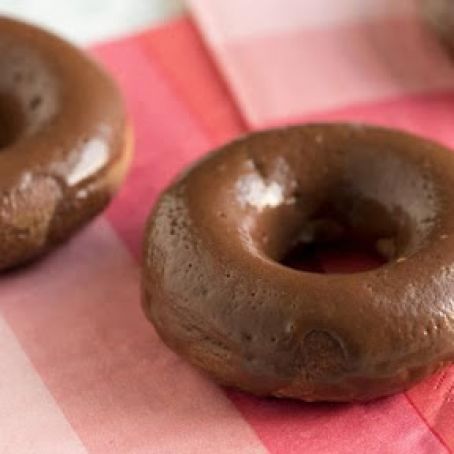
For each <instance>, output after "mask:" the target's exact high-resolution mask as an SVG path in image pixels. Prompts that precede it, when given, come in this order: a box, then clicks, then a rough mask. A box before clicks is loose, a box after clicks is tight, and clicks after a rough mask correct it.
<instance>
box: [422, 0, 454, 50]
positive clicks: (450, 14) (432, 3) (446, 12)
mask: <svg viewBox="0 0 454 454" xmlns="http://www.w3.org/2000/svg"><path fill="white" fill-rule="evenodd" d="M418 3H419V8H420V10H421V14H422V17H423V18H424V19H425V20H426V21H427V23H428V24H429V25H430V26H431V28H432V29H433V30H434V31H435V32H436V34H437V35H438V37H439V38H440V39H441V41H442V42H443V43H444V44H446V45H447V46H448V47H449V49H450V50H451V53H452V52H453V51H454V2H452V0H418Z"/></svg>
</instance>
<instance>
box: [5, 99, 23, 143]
mask: <svg viewBox="0 0 454 454" xmlns="http://www.w3.org/2000/svg"><path fill="white" fill-rule="evenodd" d="M24 120H25V118H24V113H23V111H22V108H21V106H20V103H19V102H18V101H17V99H16V98H15V97H14V96H11V95H8V94H6V93H0V149H2V148H5V147H7V146H9V145H12V144H13V143H14V142H15V141H16V140H17V138H18V137H19V136H20V135H21V133H22V131H23V129H24V124H25V122H24Z"/></svg>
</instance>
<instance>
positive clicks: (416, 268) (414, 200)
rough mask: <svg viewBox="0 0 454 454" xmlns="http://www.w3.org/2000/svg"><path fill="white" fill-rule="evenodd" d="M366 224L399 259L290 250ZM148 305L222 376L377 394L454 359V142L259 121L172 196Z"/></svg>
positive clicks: (298, 391) (191, 357) (300, 393)
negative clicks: (331, 261)
mask: <svg viewBox="0 0 454 454" xmlns="http://www.w3.org/2000/svg"><path fill="white" fill-rule="evenodd" d="M339 238H353V239H354V240H355V241H357V242H362V243H364V244H367V245H370V246H371V247H373V248H374V249H375V250H376V251H377V253H379V254H381V256H382V257H383V258H384V260H385V263H384V264H383V265H382V266H379V267H377V268H374V269H371V270H367V271H362V272H357V273H352V274H342V273H337V274H317V273H311V272H307V271H299V270H296V269H293V268H290V267H287V266H284V265H283V264H282V263H281V262H282V260H283V258H284V257H285V256H286V254H287V253H288V252H289V250H291V249H292V248H293V247H295V245H297V244H300V245H301V244H302V245H310V244H313V243H320V242H326V241H332V240H334V239H339ZM143 305H144V309H145V312H146V315H147V316H148V318H149V320H150V321H151V322H152V323H153V324H154V326H155V328H156V330H157V332H158V334H159V335H160V336H161V337H162V339H163V340H164V342H165V343H166V344H167V345H168V346H169V347H170V348H172V349H173V350H175V351H176V352H177V353H179V354H180V355H181V356H183V357H184V358H186V359H187V360H188V361H190V362H191V363H192V364H194V365H196V366H198V367H199V368H201V369H203V370H204V371H206V372H208V374H210V375H211V376H212V377H213V378H214V379H216V380H217V381H218V382H220V383H222V384H225V385H229V386H234V387H237V388H240V389H242V390H246V391H249V392H251V393H254V394H258V395H273V396H281V397H282V396H285V397H292V398H298V399H303V400H306V401H319V400H323V401H325V400H327V401H353V400H369V399H373V398H376V397H379V396H385V395H389V394H393V393H396V392H399V391H402V390H404V389H406V388H408V387H410V386H411V385H413V384H414V383H416V382H418V381H420V380H422V379H423V378H424V377H426V376H427V375H429V374H431V373H433V372H434V371H436V370H438V369H439V368H441V367H443V366H445V365H447V364H449V363H450V362H452V361H454V155H453V154H452V152H451V151H449V150H448V149H445V148H443V147H442V146H440V145H437V144H435V143H433V142H430V141H427V140H424V139H422V138H418V137H416V136H412V135H408V134H405V133H402V132H397V131H394V130H388V129H381V128H375V127H369V126H361V125H347V124H339V125H334V124H333V125H329V124H319V125H306V126H300V127H292V128H288V129H277V130H271V131H268V132H261V133H255V134H252V135H249V136H247V137H245V138H242V139H241V140H238V141H236V142H233V143H231V144H229V145H227V146H225V147H223V148H222V149H220V150H218V151H216V152H214V153H212V154H210V155H209V156H208V157H207V158H205V159H204V160H203V161H201V162H199V163H198V164H197V165H195V166H194V167H192V168H191V169H190V170H189V171H187V172H186V173H185V174H183V176H181V177H180V178H179V179H178V180H177V181H176V182H175V183H174V184H172V185H171V186H170V187H169V188H168V189H167V190H166V191H165V192H164V193H163V194H162V195H161V197H160V199H159V201H158V202H157V205H156V206H155V208H154V210H153V212H152V215H151V217H150V219H149V223H148V226H147V231H146V239H145V246H144V271H143Z"/></svg>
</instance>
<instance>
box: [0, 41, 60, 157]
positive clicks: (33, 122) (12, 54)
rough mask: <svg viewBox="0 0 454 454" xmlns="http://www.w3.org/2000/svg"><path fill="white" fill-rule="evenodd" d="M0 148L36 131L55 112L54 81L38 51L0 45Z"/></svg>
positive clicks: (55, 94) (55, 84) (56, 93)
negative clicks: (0, 69)
mask: <svg viewBox="0 0 454 454" xmlns="http://www.w3.org/2000/svg"><path fill="white" fill-rule="evenodd" d="M0 67H1V68H2V71H1V72H0V149H1V148H6V147H8V146H10V145H12V144H14V143H15V142H16V141H18V140H19V139H20V138H22V137H26V136H29V135H31V134H34V133H36V132H38V131H39V130H40V129H41V128H43V127H44V125H45V124H46V123H47V122H48V121H49V119H50V118H52V117H53V116H54V115H55V114H56V112H57V107H58V103H57V99H58V90H59V88H58V84H57V83H56V79H55V75H54V74H53V73H52V72H51V71H50V70H49V69H48V68H47V66H46V65H45V64H44V63H43V61H42V58H41V56H40V55H38V54H36V53H34V52H32V51H31V50H30V49H25V48H22V47H14V46H12V47H8V46H6V47H5V45H3V46H0Z"/></svg>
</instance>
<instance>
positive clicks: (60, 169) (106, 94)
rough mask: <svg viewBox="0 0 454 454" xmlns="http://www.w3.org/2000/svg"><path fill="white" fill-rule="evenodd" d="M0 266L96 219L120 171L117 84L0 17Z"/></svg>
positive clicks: (69, 49) (122, 145) (56, 43)
mask: <svg viewBox="0 0 454 454" xmlns="http://www.w3.org/2000/svg"><path fill="white" fill-rule="evenodd" d="M0 67H1V68H2V69H1V73H0V270H4V269H7V268H11V267H14V266H17V265H19V264H22V263H24V262H27V261H29V260H31V259H33V258H36V257H38V256H40V255H42V254H43V253H44V252H46V251H48V250H49V249H50V248H52V247H53V246H55V245H57V244H59V243H60V242H62V241H63V240H65V239H67V238H68V237H69V236H70V235H71V234H72V233H73V232H74V231H76V230H77V229H79V228H80V227H81V226H82V225H84V224H85V223H87V222H88V221H89V220H90V219H91V218H93V217H94V216H95V215H96V214H97V213H99V212H100V211H101V210H102V209H103V208H104V207H105V206H106V204H107V202H108V201H109V199H110V198H111V196H112V194H113V192H114V191H115V190H116V188H117V187H118V186H119V184H120V182H121V180H122V178H123V175H124V173H125V170H126V167H127V164H128V161H129V154H130V153H129V151H130V149H131V144H130V133H129V132H128V130H127V127H126V122H125V112H124V109H123V104H122V101H121V98H120V95H119V92H118V90H117V88H116V87H115V85H114V83H113V82H112V81H111V79H110V78H109V77H108V76H107V75H106V74H105V73H104V72H103V71H102V70H101V69H100V68H99V67H98V66H97V65H96V64H95V63H94V62H93V61H91V60H90V59H89V58H88V57H87V56H86V55H84V54H83V53H82V52H81V51H79V50H77V49H76V48H75V47H73V46H71V45H70V44H68V43H66V42H64V41H62V40H61V39H59V38H57V37H56V36H54V35H52V34H50V33H48V32H45V31H43V30H41V29H38V28H36V27H33V26H31V25H28V24H25V23H22V22H18V21H15V20H11V19H7V18H5V17H0Z"/></svg>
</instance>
